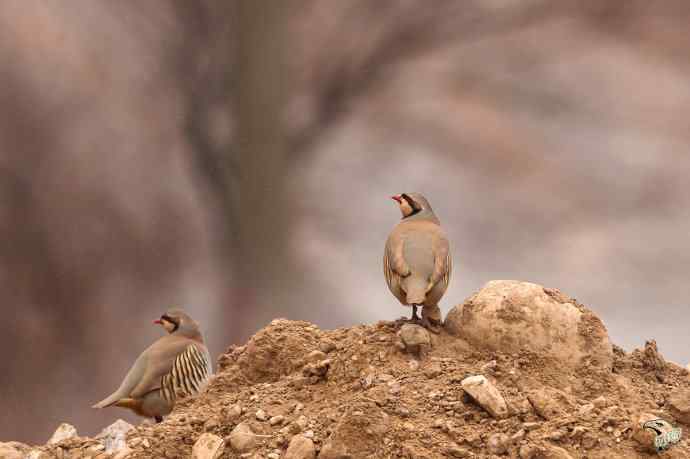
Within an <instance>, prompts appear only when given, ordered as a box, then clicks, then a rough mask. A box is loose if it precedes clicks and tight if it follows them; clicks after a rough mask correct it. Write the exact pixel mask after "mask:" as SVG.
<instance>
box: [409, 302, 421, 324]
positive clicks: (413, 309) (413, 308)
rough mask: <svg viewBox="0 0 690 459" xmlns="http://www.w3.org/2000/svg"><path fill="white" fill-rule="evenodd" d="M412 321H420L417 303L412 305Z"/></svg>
mask: <svg viewBox="0 0 690 459" xmlns="http://www.w3.org/2000/svg"><path fill="white" fill-rule="evenodd" d="M410 321H412V322H419V316H418V315H417V305H416V304H413V305H412V317H410Z"/></svg>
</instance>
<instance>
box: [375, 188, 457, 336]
mask: <svg viewBox="0 0 690 459" xmlns="http://www.w3.org/2000/svg"><path fill="white" fill-rule="evenodd" d="M392 199H394V200H395V201H397V203H398V205H399V206H400V211H401V212H402V220H401V221H400V223H398V224H397V225H396V226H395V228H393V231H391V233H390V235H389V236H388V240H387V241H386V249H385V252H384V255H383V273H384V275H385V277H386V283H387V284H388V288H389V289H390V291H391V292H392V293H393V295H395V297H396V298H397V299H398V300H399V301H400V302H401V303H402V304H403V305H407V306H412V320H413V321H419V317H417V307H419V306H422V307H423V309H422V319H421V322H422V324H423V325H425V326H426V327H428V328H430V329H432V330H433V331H436V326H437V325H438V324H439V323H440V320H441V312H440V309H439V307H438V302H439V301H440V300H441V297H443V294H444V293H445V292H446V289H447V288H448V282H449V281H450V274H451V270H452V260H451V254H450V244H449V243H448V238H447V237H446V235H445V233H444V232H443V229H442V228H441V225H440V222H439V220H438V218H437V217H436V215H435V214H434V211H433V210H432V208H431V206H430V205H429V202H428V201H427V200H426V198H424V196H422V195H421V194H419V193H403V194H400V195H397V196H393V197H392Z"/></svg>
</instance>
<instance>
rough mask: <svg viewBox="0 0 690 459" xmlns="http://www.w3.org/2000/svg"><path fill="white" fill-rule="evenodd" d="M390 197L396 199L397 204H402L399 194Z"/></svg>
mask: <svg viewBox="0 0 690 459" xmlns="http://www.w3.org/2000/svg"><path fill="white" fill-rule="evenodd" d="M391 199H392V200H393V201H397V203H398V204H402V196H400V195H399V194H396V195H395V196H391Z"/></svg>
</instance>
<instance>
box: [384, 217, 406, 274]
mask: <svg viewBox="0 0 690 459" xmlns="http://www.w3.org/2000/svg"><path fill="white" fill-rule="evenodd" d="M404 245H405V239H404V238H403V237H402V234H400V233H399V232H398V231H396V230H395V229H394V230H393V232H392V233H391V235H390V236H388V240H387V241H386V249H385V251H384V253H383V273H384V274H385V276H386V280H387V281H388V284H389V285H390V279H391V278H392V277H393V275H398V276H400V277H407V276H409V275H410V267H409V266H408V265H407V263H406V262H405V257H404V255H403V248H404Z"/></svg>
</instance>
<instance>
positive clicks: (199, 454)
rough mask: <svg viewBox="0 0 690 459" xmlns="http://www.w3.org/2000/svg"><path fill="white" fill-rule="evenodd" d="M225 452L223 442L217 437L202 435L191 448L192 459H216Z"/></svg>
mask: <svg viewBox="0 0 690 459" xmlns="http://www.w3.org/2000/svg"><path fill="white" fill-rule="evenodd" d="M224 450H225V442H224V441H223V439H222V438H220V437H219V436H218V435H214V434H211V433H205V434H202V435H201V436H200V437H199V439H198V440H197V441H196V443H194V446H193V447H192V459H218V458H219V457H220V456H221V454H223V451H224Z"/></svg>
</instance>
